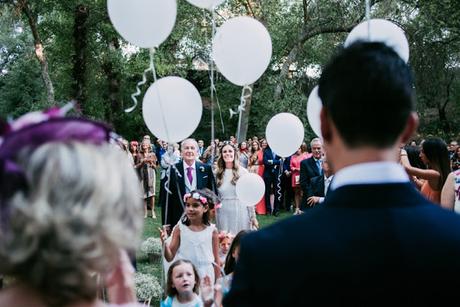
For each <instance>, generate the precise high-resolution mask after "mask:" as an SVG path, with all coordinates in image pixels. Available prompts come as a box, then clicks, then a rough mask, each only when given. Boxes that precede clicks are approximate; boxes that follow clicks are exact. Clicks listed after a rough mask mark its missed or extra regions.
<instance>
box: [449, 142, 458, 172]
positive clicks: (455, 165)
mask: <svg viewBox="0 0 460 307" xmlns="http://www.w3.org/2000/svg"><path fill="white" fill-rule="evenodd" d="M450 164H451V166H452V170H454V171H456V170H458V169H460V147H457V149H455V152H454V154H453V155H452V158H451V159H450Z"/></svg>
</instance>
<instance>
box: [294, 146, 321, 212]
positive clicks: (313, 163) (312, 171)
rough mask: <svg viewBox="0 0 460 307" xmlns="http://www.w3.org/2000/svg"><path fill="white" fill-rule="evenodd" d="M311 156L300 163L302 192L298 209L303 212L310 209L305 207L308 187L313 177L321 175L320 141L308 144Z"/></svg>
mask: <svg viewBox="0 0 460 307" xmlns="http://www.w3.org/2000/svg"><path fill="white" fill-rule="evenodd" d="M310 147H311V153H312V156H311V157H310V158H308V159H305V160H303V161H302V162H300V178H299V182H300V188H301V189H302V191H303V195H302V201H301V202H300V208H301V209H302V211H305V210H306V209H308V208H311V207H310V206H308V205H307V195H308V186H309V185H310V181H311V179H312V178H313V177H316V176H319V175H321V173H322V171H321V170H322V166H321V158H322V155H323V143H322V142H321V139H319V138H314V139H313V140H311V142H310Z"/></svg>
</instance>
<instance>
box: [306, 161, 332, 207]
mask: <svg viewBox="0 0 460 307" xmlns="http://www.w3.org/2000/svg"><path fill="white" fill-rule="evenodd" d="M321 167H322V169H323V171H322V174H321V175H319V176H316V177H313V178H312V179H311V181H310V184H309V185H308V188H307V206H309V207H313V206H316V205H317V204H320V203H322V202H324V197H325V196H326V194H327V193H328V192H329V188H330V187H331V182H332V178H333V177H334V173H333V171H332V168H331V167H330V166H329V163H328V161H327V158H326V155H324V156H323V159H322V163H321Z"/></svg>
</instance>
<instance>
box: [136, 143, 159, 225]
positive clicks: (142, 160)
mask: <svg viewBox="0 0 460 307" xmlns="http://www.w3.org/2000/svg"><path fill="white" fill-rule="evenodd" d="M151 148H152V147H151V146H150V141H147V140H146V139H145V138H144V141H142V145H141V151H140V152H139V154H138V155H137V161H136V165H135V167H136V168H137V169H138V170H139V176H140V178H141V186H142V188H143V189H144V218H147V214H148V208H149V207H150V208H151V210H152V218H154V219H156V215H155V189H156V168H157V157H156V155H155V154H154V153H153V152H151Z"/></svg>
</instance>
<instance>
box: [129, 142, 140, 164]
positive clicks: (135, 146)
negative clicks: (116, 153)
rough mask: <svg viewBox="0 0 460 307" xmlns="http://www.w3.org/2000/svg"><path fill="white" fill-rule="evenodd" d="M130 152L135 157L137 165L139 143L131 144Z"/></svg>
mask: <svg viewBox="0 0 460 307" xmlns="http://www.w3.org/2000/svg"><path fill="white" fill-rule="evenodd" d="M129 152H130V153H131V155H132V156H133V160H134V163H136V160H137V155H138V154H139V143H138V142H137V141H131V142H129Z"/></svg>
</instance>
